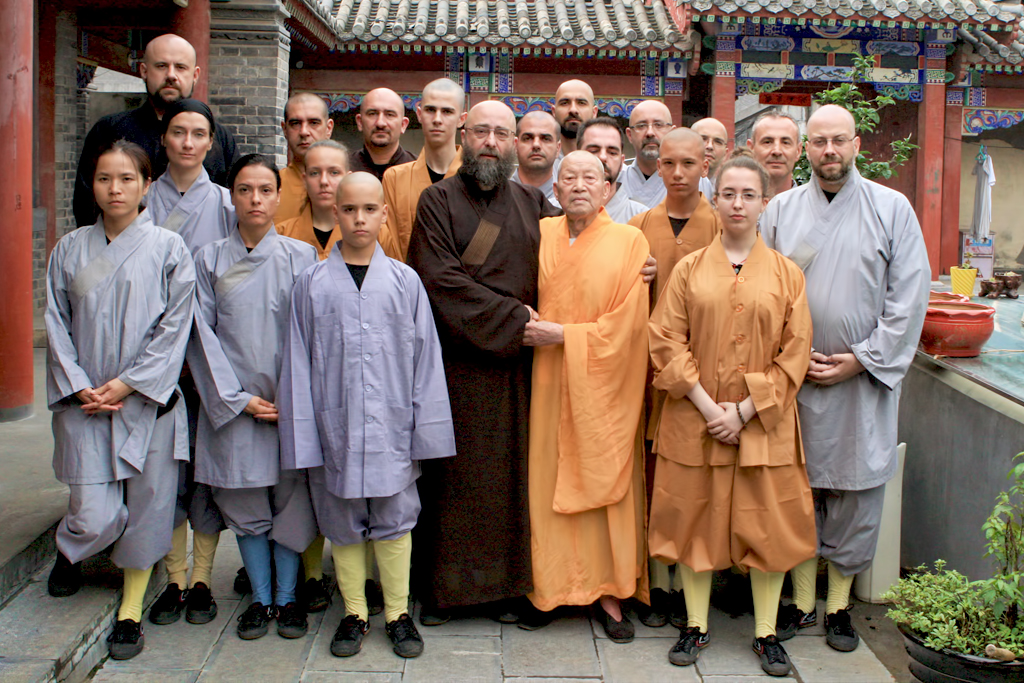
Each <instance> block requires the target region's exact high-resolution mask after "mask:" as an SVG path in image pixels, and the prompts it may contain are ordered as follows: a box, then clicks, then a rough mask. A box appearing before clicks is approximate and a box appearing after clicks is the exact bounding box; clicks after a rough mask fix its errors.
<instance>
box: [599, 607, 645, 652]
mask: <svg viewBox="0 0 1024 683" xmlns="http://www.w3.org/2000/svg"><path fill="white" fill-rule="evenodd" d="M620 609H621V608H620ZM594 617H595V618H596V619H597V622H598V623H599V624H601V626H602V627H603V628H604V633H605V635H606V636H608V640H610V641H612V642H613V643H631V642H633V637H634V636H635V635H636V629H635V628H634V627H633V622H632V621H630V620H629V617H627V616H626V615H625V614H623V615H622V619H620V620H619V621H615V619H614V617H612V615H610V614H608V612H607V611H605V609H604V608H603V607H602V606H601V603H600V602H598V604H597V605H595V606H594Z"/></svg>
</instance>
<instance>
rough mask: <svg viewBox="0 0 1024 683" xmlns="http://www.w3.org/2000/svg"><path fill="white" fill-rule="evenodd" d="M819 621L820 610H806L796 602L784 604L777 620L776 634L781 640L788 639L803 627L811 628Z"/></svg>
mask: <svg viewBox="0 0 1024 683" xmlns="http://www.w3.org/2000/svg"><path fill="white" fill-rule="evenodd" d="M817 623H818V610H817V609H813V610H811V611H810V613H808V612H804V611H803V610H802V609H800V608H799V607H797V606H796V604H790V605H783V606H782V607H780V608H779V616H778V618H777V619H776V620H775V636H776V637H777V638H778V639H779V641H786V640H789V639H790V638H792V637H793V636H795V635H796V632H797V631H799V630H800V629H802V628H810V627H811V626H814V625H815V624H817Z"/></svg>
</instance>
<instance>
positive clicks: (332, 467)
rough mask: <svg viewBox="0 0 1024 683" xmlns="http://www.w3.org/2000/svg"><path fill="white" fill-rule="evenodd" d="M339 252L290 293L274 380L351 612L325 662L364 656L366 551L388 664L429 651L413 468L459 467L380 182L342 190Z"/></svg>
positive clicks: (419, 296) (424, 323) (428, 338)
mask: <svg viewBox="0 0 1024 683" xmlns="http://www.w3.org/2000/svg"><path fill="white" fill-rule="evenodd" d="M337 213H338V225H339V229H340V230H341V241H340V242H338V244H337V245H336V246H335V247H334V248H332V250H331V252H330V254H329V255H328V257H327V259H326V260H324V261H321V262H320V263H318V264H316V265H315V266H313V267H311V268H309V269H307V270H306V271H305V272H303V273H302V275H301V276H300V277H299V279H298V281H297V282H296V283H295V289H294V290H293V291H292V308H291V321H290V325H289V330H288V344H287V348H286V351H285V357H284V362H283V367H282V371H281V383H280V384H281V394H280V410H281V417H280V430H281V461H282V467H284V468H285V469H303V468H308V469H309V482H310V492H311V494H312V497H313V508H314V511H315V513H316V519H317V523H318V524H319V526H320V531H321V533H323V534H324V536H326V537H327V538H329V539H330V541H331V546H332V554H333V557H334V566H335V569H336V571H337V576H338V584H339V587H340V588H341V592H342V596H343V597H344V600H345V618H344V619H342V621H341V624H339V626H338V629H337V631H336V632H335V634H334V639H333V640H332V642H331V654H333V655H335V656H337V657H349V656H352V655H355V654H356V653H358V652H359V650H360V649H361V647H362V642H363V637H364V636H365V635H366V633H367V631H369V629H370V625H369V610H368V608H367V604H366V594H365V581H366V551H367V544H368V543H370V542H372V543H373V546H374V552H375V554H376V556H377V565H378V567H379V569H380V577H381V586H382V588H383V591H384V616H385V622H386V623H385V627H384V628H385V632H386V633H387V635H388V637H389V638H390V640H391V643H392V646H393V648H394V651H395V653H396V654H398V655H399V656H401V657H417V656H419V655H420V654H422V652H423V640H422V638H421V637H420V635H419V633H418V631H417V630H416V626H415V624H414V623H413V621H412V619H411V618H410V617H409V613H408V609H409V570H410V559H411V557H412V536H411V533H410V532H411V531H412V528H413V527H414V526H415V525H416V520H417V518H418V516H419V511H420V501H419V495H418V493H417V490H416V480H417V478H418V477H419V474H420V465H419V461H420V460H425V459H428V458H445V457H450V456H452V455H455V432H454V429H453V427H452V416H451V408H450V406H449V403H448V389H447V385H446V383H445V377H444V366H443V365H442V362H441V346H440V343H439V341H438V338H437V331H436V329H435V328H434V318H433V315H432V314H431V310H430V302H429V300H428V299H427V293H426V291H425V290H424V288H423V284H422V283H421V282H420V279H419V277H418V276H417V275H416V273H415V271H413V270H412V269H411V268H409V267H408V266H406V265H405V264H403V263H401V262H399V261H396V260H394V259H391V258H388V257H387V256H386V255H385V254H384V250H383V249H382V248H381V246H380V245H379V244H378V243H377V235H378V233H379V232H380V230H381V226H382V225H383V223H384V221H385V219H386V218H387V207H386V205H385V204H384V192H383V189H382V187H381V184H380V181H378V180H377V178H375V177H374V176H373V175H371V174H369V173H362V172H359V173H353V174H351V175H348V176H346V177H345V178H343V179H342V180H341V182H340V183H339V185H338V198H337Z"/></svg>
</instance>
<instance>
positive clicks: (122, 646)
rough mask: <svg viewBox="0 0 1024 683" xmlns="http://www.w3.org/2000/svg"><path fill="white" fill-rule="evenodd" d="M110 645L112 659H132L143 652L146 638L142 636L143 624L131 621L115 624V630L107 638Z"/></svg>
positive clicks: (124, 620)
mask: <svg viewBox="0 0 1024 683" xmlns="http://www.w3.org/2000/svg"><path fill="white" fill-rule="evenodd" d="M107 642H108V643H110V658H111V659H131V658H132V657H134V656H135V655H137V654H139V653H140V652H142V648H143V646H144V645H145V644H146V638H145V637H144V636H143V634H142V624H140V623H139V622H137V621H133V620H131V619H121V620H120V621H118V622H117V623H116V624H114V630H113V632H111V634H110V635H109V636H107Z"/></svg>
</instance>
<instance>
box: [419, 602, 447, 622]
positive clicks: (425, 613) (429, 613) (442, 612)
mask: <svg viewBox="0 0 1024 683" xmlns="http://www.w3.org/2000/svg"><path fill="white" fill-rule="evenodd" d="M451 620H452V613H451V610H447V609H444V608H442V607H427V606H426V605H423V606H421V607H420V623H421V624H423V625H424V626H440V625H441V624H447V623H448V622H449V621H451Z"/></svg>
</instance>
